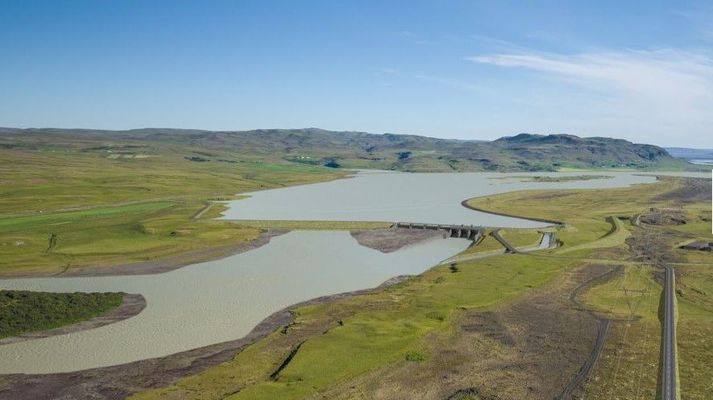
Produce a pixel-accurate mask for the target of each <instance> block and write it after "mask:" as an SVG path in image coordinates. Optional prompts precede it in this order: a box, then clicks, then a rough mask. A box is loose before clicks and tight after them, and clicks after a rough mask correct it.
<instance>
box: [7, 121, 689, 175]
mask: <svg viewBox="0 0 713 400" xmlns="http://www.w3.org/2000/svg"><path fill="white" fill-rule="evenodd" d="M0 148H5V149H21V150H31V149H35V150H39V149H43V148H45V149H46V148H53V149H61V148H66V149H71V150H75V151H82V152H98V153H101V154H104V155H105V156H106V157H110V158H122V157H124V158H126V157H132V156H134V157H136V156H138V157H150V156H151V155H157V154H160V153H161V152H163V151H166V150H167V149H170V150H171V151H174V152H179V153H182V154H184V156H185V158H186V160H188V161H193V162H238V161H243V162H244V161H249V160H253V161H269V162H279V163H281V162H287V163H298V164H310V165H319V166H327V167H334V168H378V169H393V170H401V171H555V170H558V169H561V168H631V169H667V170H682V169H695V168H696V167H695V166H693V165H691V164H689V163H687V162H686V161H685V160H681V159H676V158H674V157H672V156H671V155H669V153H668V152H667V151H666V150H664V149H663V148H661V147H657V146H653V145H647V144H636V143H631V142H628V141H626V140H622V139H611V138H601V137H592V138H580V137H577V136H573V135H533V134H527V133H521V134H519V135H516V136H512V137H504V138H501V139H498V140H495V141H491V142H485V141H465V140H451V139H437V138H431V137H424V136H414V135H394V134H388V133H387V134H370V133H364V132H334V131H327V130H322V129H316V128H309V129H260V130H252V131H202V130H183V129H136V130H128V131H102V130H83V129H50V128H47V129H13V128H0Z"/></svg>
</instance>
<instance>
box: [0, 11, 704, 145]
mask: <svg viewBox="0 0 713 400" xmlns="http://www.w3.org/2000/svg"><path fill="white" fill-rule="evenodd" d="M0 126H16V127H48V126H52V127H80V128H107V129H129V128H139V127H176V128H201V129H220V130H223V129H226V130H242V129H252V128H297V127H320V128H325V129H335V130H359V131H369V132H376V133H381V132H393V133H412V134H421V135H429V136H437V137H447V138H462V139H493V138H497V137H500V136H503V135H511V134H515V133H519V132H531V133H571V134H576V135H580V136H614V137H622V138H626V139H630V140H633V141H636V142H648V143H655V144H660V145H669V146H674V145H677V146H691V147H713V5H712V4H711V3H710V2H679V1H677V2H674V1H670V2H661V1H653V0H652V1H647V2H638V1H631V2H621V1H596V2H595V1H588V2H584V1H561V2H553V1H549V2H548V1H529V2H528V1H511V2H510V1H413V0H411V1H364V0H361V1H323V2H317V1H209V2H199V1H128V0H127V1H64V0H62V1H32V2H28V1H7V0H0Z"/></svg>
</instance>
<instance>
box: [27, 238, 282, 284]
mask: <svg viewBox="0 0 713 400" xmlns="http://www.w3.org/2000/svg"><path fill="white" fill-rule="evenodd" d="M287 232H289V231H286V230H267V231H264V232H262V233H260V235H259V236H258V237H257V238H256V239H253V240H249V241H244V242H238V243H236V244H234V245H230V246H221V247H209V248H205V249H197V250H191V251H188V252H185V253H182V254H180V255H178V256H174V257H168V258H164V259H158V260H152V261H144V262H138V263H131V264H118V265H111V266H106V267H100V266H95V267H78V268H72V269H68V270H66V271H64V272H62V273H60V274H58V275H57V276H67V277H69V276H73V277H76V276H86V277H90V276H117V275H150V274H161V273H164V272H168V271H173V270H175V269H178V268H181V267H185V266H187V265H191V264H196V263H199V262H205V261H213V260H220V259H222V258H226V257H230V256H232V255H235V254H240V253H244V252H246V251H250V250H254V249H257V248H260V247H262V246H264V245H266V244H268V243H270V240H271V239H272V238H274V237H276V236H280V235H284V234H285V233H287ZM28 277H32V276H28Z"/></svg>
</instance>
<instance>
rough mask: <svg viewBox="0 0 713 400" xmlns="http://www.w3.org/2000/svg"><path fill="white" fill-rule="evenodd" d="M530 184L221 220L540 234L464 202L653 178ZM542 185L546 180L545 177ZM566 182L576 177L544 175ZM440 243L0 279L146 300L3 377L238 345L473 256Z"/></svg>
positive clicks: (326, 246)
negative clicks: (421, 225) (282, 321)
mask: <svg viewBox="0 0 713 400" xmlns="http://www.w3.org/2000/svg"><path fill="white" fill-rule="evenodd" d="M525 175H526V174H484V173H467V174H466V173H461V174H405V173H392V172H366V173H359V174H357V175H356V176H355V177H353V178H350V179H343V180H337V181H332V182H326V183H319V184H312V185H305V186H295V187H289V188H282V189H274V190H267V191H262V192H255V193H251V194H250V196H251V197H249V198H246V199H243V200H239V201H234V202H230V203H229V206H230V208H229V209H228V211H227V212H226V213H225V215H224V217H223V218H228V219H266V220H343V221H349V220H353V221H375V220H376V221H403V222H427V223H448V224H473V225H488V226H503V227H527V228H531V227H539V226H542V225H543V224H542V223H540V222H534V221H527V220H522V219H517V218H508V217H500V216H494V215H490V214H484V213H480V212H476V211H473V210H469V209H466V208H464V207H463V206H461V205H460V202H461V201H462V200H464V199H467V198H469V197H474V196H483V195H490V194H495V193H502V192H509V191H514V190H524V189H548V188H607V187H620V186H627V185H631V184H637V183H646V182H652V181H653V180H654V178H653V177H651V176H648V177H646V176H637V175H633V174H630V173H609V172H607V173H606V175H609V176H613V178H611V179H597V180H587V181H567V182H548V183H537V182H529V181H523V179H522V178H521V177H522V176H525ZM538 175H542V174H538ZM547 175H550V176H566V175H567V174H547ZM468 244H469V243H468V242H467V241H466V240H464V239H440V238H436V239H432V240H428V241H426V242H423V243H419V244H414V245H410V246H407V247H405V248H402V249H400V250H398V251H396V252H393V253H389V254H384V253H381V252H379V251H376V250H373V249H370V248H366V247H362V246H360V245H359V244H358V243H357V242H356V240H354V239H353V238H352V237H351V236H350V234H349V233H348V232H343V231H342V232H337V231H293V232H290V233H288V234H285V235H282V236H278V237H275V238H273V239H272V241H271V242H270V243H269V244H267V245H265V246H263V247H260V248H258V249H255V250H251V251H248V252H245V253H242V254H237V255H233V256H230V257H227V258H224V259H221V260H216V261H210V262H205V263H199V264H194V265H191V266H187V267H184V268H180V269H177V270H174V271H171V272H166V273H162V274H156V275H136V276H116V277H74V278H31V279H6V280H0V288H3V289H28V290H43V291H58V292H68V291H124V292H127V293H140V294H142V295H143V296H144V297H145V298H146V301H147V307H146V309H145V310H144V311H142V312H141V313H140V314H139V315H137V316H135V317H132V318H129V319H126V320H123V321H120V322H117V323H114V324H111V325H106V326H103V327H100V328H95V329H91V330H86V331H81V332H74V333H69V334H65V335H60V336H54V337H49V338H41V339H33V340H28V341H24V342H18V343H12V344H5V345H0V360H2V361H1V362H0V373H18V372H21V373H54V372H65V371H74V370H81V369H87V368H94V367H101V366H109V365H116V364H122V363H126V362H130V361H136V360H141V359H147V358H153V357H160V356H165V355H169V354H173V353H177V352H180V351H184V350H189V349H193V348H197V347H201V346H206V345H210V344H214V343H219V342H223V341H227V340H232V339H237V338H240V337H242V336H244V335H245V334H247V333H248V332H249V331H250V330H251V329H252V327H253V326H255V325H256V324H257V323H258V322H259V321H261V320H262V319H263V318H265V317H266V316H268V315H269V314H271V313H273V312H275V311H277V310H280V309H282V308H284V307H286V306H288V305H290V304H294V303H297V302H300V301H304V300H308V299H310V298H314V297H319V296H324V295H328V294H335V293H340V292H345V291H352V290H356V289H363V288H369V287H374V286H377V285H379V284H380V283H382V282H383V281H385V280H386V279H388V278H390V277H393V276H397V275H403V274H418V273H421V272H423V271H424V270H426V269H428V268H429V267H431V266H433V265H435V264H437V263H438V262H439V261H441V260H443V259H446V258H448V257H450V256H452V255H453V254H456V253H458V252H460V251H462V250H463V249H465V248H466V247H467V246H468Z"/></svg>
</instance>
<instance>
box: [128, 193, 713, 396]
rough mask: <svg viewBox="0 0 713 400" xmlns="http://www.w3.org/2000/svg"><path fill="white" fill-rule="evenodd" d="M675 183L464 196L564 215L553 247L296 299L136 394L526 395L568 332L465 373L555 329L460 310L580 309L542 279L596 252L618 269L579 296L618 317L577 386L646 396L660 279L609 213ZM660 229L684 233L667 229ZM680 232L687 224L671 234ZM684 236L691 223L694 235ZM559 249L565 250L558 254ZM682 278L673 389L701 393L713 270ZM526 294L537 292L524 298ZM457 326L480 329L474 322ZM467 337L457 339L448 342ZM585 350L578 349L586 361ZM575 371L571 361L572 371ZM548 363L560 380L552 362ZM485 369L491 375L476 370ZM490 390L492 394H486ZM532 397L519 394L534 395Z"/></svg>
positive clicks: (597, 392)
mask: <svg viewBox="0 0 713 400" xmlns="http://www.w3.org/2000/svg"><path fill="white" fill-rule="evenodd" d="M682 182H683V181H682V180H677V179H666V180H663V181H661V182H658V183H656V184H649V185H638V186H635V187H631V188H623V189H612V190H607V191H591V190H568V191H534V192H520V193H509V194H503V195H498V196H490V197H488V198H480V199H474V200H472V201H471V204H472V205H474V206H478V207H482V208H490V209H491V210H494V211H498V212H507V213H511V214H521V215H529V216H533V217H538V218H547V219H558V220H562V221H565V222H566V224H567V226H566V228H564V229H562V230H560V232H558V237H559V238H561V240H562V246H561V248H559V249H555V250H546V251H541V252H538V253H535V254H528V255H506V256H496V257H489V258H483V259H479V260H471V261H467V262H463V263H459V265H458V269H457V270H455V271H454V270H452V269H450V268H448V267H447V266H440V267H435V268H433V269H431V270H430V271H428V272H426V273H424V274H422V275H421V276H419V277H417V278H414V279H411V280H408V281H406V282H404V283H401V284H399V285H397V286H394V287H390V288H388V289H383V290H378V291H375V292H372V293H370V294H368V295H360V296H356V297H351V298H347V299H342V300H339V301H334V302H328V303H323V304H317V305H313V306H309V307H301V308H297V309H294V310H293V312H294V315H295V321H294V323H293V324H291V325H290V326H288V327H287V328H286V329H284V330H280V331H276V332H274V333H272V334H271V335H269V336H268V337H266V338H264V339H262V340H260V341H258V342H257V343H256V344H254V345H252V346H250V347H248V348H247V349H246V350H244V351H242V352H241V353H239V354H238V355H237V356H236V357H235V358H234V359H232V360H231V361H229V362H226V363H223V364H220V365H217V366H215V367H212V368H209V369H207V370H206V371H204V372H202V373H199V374H197V375H195V376H191V377H188V378H185V379H182V380H180V381H179V382H177V383H176V384H174V385H171V386H168V387H166V388H161V389H156V390H151V391H147V392H144V393H141V394H139V395H137V396H136V398H140V399H155V398H201V399H213V398H230V399H263V398H264V399H269V398H284V399H298V398H320V396H327V397H331V396H332V395H334V398H407V397H403V396H401V397H400V395H397V393H400V392H401V393H411V394H413V393H414V392H416V393H420V394H421V395H422V396H423V397H424V398H443V397H444V396H445V397H447V396H448V395H449V393H448V392H444V391H446V390H453V391H454V392H452V393H465V394H467V393H476V394H475V395H477V393H480V394H483V395H487V394H493V395H494V394H497V395H499V396H501V397H502V398H522V397H521V395H523V394H524V393H525V392H522V390H523V389H524V386H520V385H528V384H532V382H533V381H536V380H540V379H545V378H546V377H547V376H549V375H548V373H551V372H552V371H547V368H548V367H547V365H551V364H548V363H550V362H551V360H552V358H553V356H554V355H555V354H560V353H562V352H563V351H565V352H566V351H568V350H564V348H563V347H561V346H563V345H564V343H566V342H567V341H566V340H563V341H562V343H559V344H558V343H551V342H546V344H539V345H538V347H536V351H533V353H532V355H531V357H532V358H533V359H531V360H529V361H523V363H524V364H518V365H529V366H527V367H518V370H517V371H518V372H517V373H515V372H514V371H513V373H511V374H510V375H508V373H507V372H506V371H503V370H502V369H497V368H496V369H495V370H490V369H488V368H487V367H485V366H486V365H488V364H487V363H486V364H483V366H484V368H486V369H481V370H478V372H477V374H476V375H468V374H471V373H475V372H473V371H471V372H468V371H470V370H469V369H468V368H466V365H468V363H469V362H470V363H478V362H480V359H481V358H485V359H486V360H488V362H489V363H490V364H495V365H497V364H499V363H507V362H510V361H507V360H508V359H509V358H507V359H504V358H503V357H515V358H517V357H518V356H517V355H516V354H520V353H517V352H516V353H512V355H507V354H511V352H512V351H513V350H509V347H507V346H512V345H506V347H502V346H503V343H513V342H511V341H510V340H511V339H507V338H509V337H513V338H514V339H512V340H514V343H519V341H521V340H526V338H529V337H533V336H532V335H534V337H539V335H545V337H546V336H547V335H554V334H555V331H544V332H549V333H544V332H541V331H539V330H538V329H545V328H542V327H540V325H538V324H540V323H541V322H542V321H539V319H540V318H539V317H538V318H537V321H534V322H532V323H531V324H529V325H528V324H523V322H522V321H520V322H515V321H513V322H508V323H506V324H505V325H497V324H495V325H492V323H485V325H483V324H484V322H482V321H481V322H478V324H476V325H468V324H465V325H464V323H463V321H464V318H469V317H467V316H469V315H474V314H473V313H476V314H477V315H481V316H482V315H486V314H487V313H491V312H496V314H494V315H498V314H497V312H504V313H505V314H503V315H508V313H511V312H512V311H508V310H516V309H518V307H525V306H524V305H529V304H530V303H532V302H533V301H534V302H535V304H539V302H542V304H541V306H538V308H537V309H536V310H529V311H527V310H526V312H522V313H520V314H517V315H520V318H525V317H524V316H525V315H532V314H533V312H535V313H544V314H543V315H550V316H548V317H547V318H548V319H549V318H554V321H556V320H557V318H564V317H562V315H564V314H559V313H575V314H576V313H577V312H580V313H581V312H583V311H582V310H579V311H577V309H572V308H571V307H572V306H571V305H570V306H569V308H566V309H565V308H562V307H563V306H557V307H555V305H556V304H561V303H560V301H561V300H560V299H561V298H565V297H566V295H564V294H562V295H556V296H548V295H547V293H556V292H557V290H559V289H557V290H555V289H544V288H550V287H553V288H557V287H565V286H567V285H566V284H564V283H557V282H570V281H572V282H574V281H573V279H575V277H576V276H577V275H576V273H575V272H576V271H579V270H582V268H584V267H583V266H586V265H589V264H591V263H592V262H593V260H601V261H602V262H604V261H607V263H606V264H607V265H610V266H612V265H621V266H622V267H623V272H622V273H621V274H620V275H618V276H616V277H615V278H614V279H612V280H610V281H608V282H606V283H602V284H600V285H598V286H597V285H595V286H593V287H592V288H591V289H588V291H585V292H584V294H583V295H582V300H583V301H584V302H585V303H586V304H589V305H590V306H591V307H592V309H593V310H594V312H596V313H598V314H600V315H603V316H608V317H610V318H615V319H617V320H619V321H620V322H615V323H614V325H613V326H612V328H611V330H610V334H609V337H608V339H607V342H606V345H605V348H604V350H603V353H602V355H601V358H600V360H599V362H598V363H597V364H596V366H595V370H594V372H593V374H592V375H591V376H590V377H589V379H588V380H587V381H586V382H585V386H584V389H583V390H584V391H583V393H584V396H585V397H587V398H590V396H595V397H598V396H604V397H607V398H613V397H618V396H621V398H641V399H643V398H651V396H652V394H653V395H655V393H656V391H657V386H656V384H657V381H656V374H657V371H658V356H659V350H658V343H659V341H660V336H659V335H660V323H659V321H658V309H659V300H660V293H661V288H660V285H659V283H658V282H657V278H656V275H655V272H656V270H655V269H654V268H653V267H652V266H651V265H649V264H647V263H646V262H645V261H644V262H640V261H637V260H638V257H640V256H641V255H640V254H638V253H637V251H638V250H636V249H638V247H636V246H634V245H632V244H630V243H633V242H631V241H632V240H638V239H640V235H642V232H643V230H642V229H643V228H637V227H634V226H631V225H630V224H627V223H624V222H622V220H620V219H619V218H616V217H619V216H629V215H634V214H636V213H640V212H643V211H645V210H647V209H648V208H649V207H651V206H662V207H663V206H666V205H671V204H672V203H673V202H675V201H674V200H670V199H668V198H666V196H665V194H667V193H670V192H672V191H676V190H678V189H680V187H681V185H684V183H682ZM591 204H597V205H598V207H596V208H593V207H591V206H589V205H591ZM682 206H683V207H685V208H686V209H687V210H690V212H691V213H692V215H694V214H696V213H697V212H700V208H701V207H703V206H702V205H701V204H700V203H695V202H693V203H688V204H685V202H684V204H683V205H682ZM661 229H663V230H664V231H667V232H668V230H669V229H673V231H674V232H678V234H681V235H690V233H688V232H682V231H675V229H674V228H668V227H663V228H661ZM686 229H690V228H685V229H683V230H686ZM510 234H511V233H510V232H508V233H507V234H506V235H510ZM696 234H700V235H702V234H703V233H702V232H699V231H697V232H696ZM528 235H532V234H531V233H529V234H525V235H522V236H521V237H520V238H519V239H518V240H521V241H523V242H526V241H529V240H531V239H532V238H533V237H532V236H528ZM676 235H677V234H676ZM676 235H673V236H671V237H669V236H664V237H665V238H666V240H668V242H666V243H668V244H667V245H666V246H667V247H666V248H667V249H671V251H674V252H676V251H678V250H674V247H673V244H672V243H673V242H675V241H676V240H680V239H677V238H678V236H676ZM511 237H512V238H514V237H515V236H511ZM672 241H673V242H672ZM668 246H670V247H668ZM630 247H631V248H630ZM567 249H570V250H569V251H565V250H567ZM697 256H698V255H697ZM627 258H630V259H631V261H629V260H626V259H627ZM608 268H610V267H608ZM585 270H586V269H585ZM595 271H596V269H595ZM680 274H681V277H680V278H679V279H680V280H679V288H678V289H679V304H680V306H679V310H680V311H679V312H680V321H681V322H680V330H679V346H680V366H681V384H682V385H687V386H686V387H685V388H682V393H683V394H684V395H685V396H687V398H704V396H705V395H706V393H707V392H706V388H705V384H704V383H703V382H705V381H706V380H705V379H701V378H702V377H705V376H710V374H711V371H710V368H709V367H707V366H709V365H713V364H711V362H710V361H711V351H710V341H708V340H706V339H705V336H704V334H705V332H710V329H711V328H713V324H712V323H711V322H710V321H711V317H713V312H711V310H710V309H708V308H706V307H708V306H710V299H709V297H708V293H710V291H711V290H713V289H712V288H710V287H709V286H710V285H709V283H710V281H711V279H712V278H713V272H711V271H710V270H709V269H706V268H704V267H702V266H701V267H700V268H694V266H691V267H690V268H688V267H686V268H681V272H680ZM563 279H564V280H563ZM562 285H564V286H562ZM568 287H571V285H570V286H568ZM551 290H555V291H554V292H551ZM681 290H683V292H681ZM536 293H544V294H541V295H535V294H536ZM563 293H566V292H563ZM682 293H683V295H682ZM537 296H539V297H537ZM535 298H537V299H539V300H537V301H535V300H534V299H535ZM686 302H692V303H695V305H693V304H692V305H688V304H686ZM512 307H515V308H512ZM558 307H559V308H558ZM490 310H492V311H490ZM497 310H502V311H497ZM556 310H560V311H556ZM567 310H568V311H567ZM548 313H549V314H548ZM576 315H580V316H577V317H574V319H573V320H572V319H570V320H568V321H570V322H571V321H582V322H579V324H580V325H579V326H580V328H579V329H583V328H582V327H583V326H587V325H586V324H585V325H581V324H583V323H584V321H585V320H583V319H582V318H583V317H582V316H581V314H576ZM543 318H544V317H543ZM516 321H517V320H516ZM563 321H564V320H563ZM489 324H491V325H489ZM510 324H514V325H510ZM555 325H557V328H556V329H557V333H558V334H564V333H563V332H562V331H563V328H562V326H564V325H560V324H559V323H555ZM469 326H478V327H483V326H484V327H486V328H477V330H476V331H472V330H470V329H471V328H468V327H469ZM487 326H490V328H487ZM574 326H577V325H576V324H575V325H574ZM496 328H497V332H496V334H494V333H493V329H496ZM463 329H466V330H465V331H464V330H463ZM481 329H485V330H481ZM548 329H555V328H548ZM564 330H565V331H567V329H564ZM574 330H575V331H574V332H570V335H573V337H574V339H572V338H570V339H569V340H575V339H576V340H575V341H576V342H578V343H580V344H581V342H582V339H583V338H584V337H587V335H591V334H592V331H587V330H584V331H576V329H574ZM479 332H480V333H479ZM466 333H467V335H469V336H467V337H468V338H470V339H468V340H469V341H467V342H462V341H461V339H458V338H461V337H464V336H463V335H465V334H466ZM582 335H584V336H582ZM565 338H567V337H565ZM454 343H455V344H454ZM445 344H448V345H445ZM452 346H456V347H455V348H454V347H452ZM462 346H466V347H465V348H464V347H462ZM572 346H574V344H572ZM585 347H586V346H585ZM498 349H500V350H498ZM578 351H579V350H578ZM589 351H590V350H587V349H585V350H584V357H586V356H587V355H588V354H589ZM444 352H446V353H444ZM448 352H452V353H448ZM290 354H291V357H290V358H289V362H287V364H286V365H285V360H286V359H287V358H286V357H288V355H290ZM449 354H450V355H449ZM456 354H459V355H457V356H456ZM465 354H467V355H468V356H467V357H475V358H477V359H478V361H474V360H473V359H471V361H468V358H467V357H466V359H465V360H464V361H463V362H464V364H462V366H461V367H459V368H462V370H460V369H457V370H453V369H448V370H447V371H446V370H438V369H439V368H445V367H444V364H443V363H442V362H443V361H439V362H431V360H447V359H452V358H453V357H464V355H465ZM476 354H477V356H476ZM506 355H507V356H506ZM538 357H541V358H538ZM534 360H539V361H534ZM533 363H534V364H536V365H539V366H535V365H533ZM280 365H282V367H280ZM434 368H435V370H434ZM520 368H524V369H520ZM538 368H544V369H542V370H541V369H538ZM578 368H579V366H576V368H574V367H572V369H573V370H572V371H571V373H572V374H574V373H575V372H576V370H577V369H578ZM397 371H402V372H397ZM528 371H529V372H528ZM556 373H557V375H558V376H561V374H562V373H563V371H560V370H558V371H557V372H556ZM443 374H446V375H448V377H449V378H448V380H442V379H441V376H442V375H443ZM476 376H477V377H478V378H476ZM486 376H487V377H492V379H493V380H491V381H488V380H487V379H485V378H483V377H486ZM408 377H410V378H408ZM430 377H433V378H434V379H435V378H438V379H439V381H438V382H440V383H438V384H436V383H435V381H433V382H431V383H429V382H430V381H429V379H430ZM377 378H378V379H377ZM488 379H490V378H488ZM694 380H697V381H696V382H694ZM406 381H407V382H408V383H405V382H406ZM468 381H470V382H476V381H477V382H479V385H480V386H478V387H475V388H473V387H471V388H461V389H463V390H464V391H460V392H459V391H455V390H456V389H458V387H456V386H453V387H451V386H452V385H455V383H454V382H456V383H457V382H468ZM701 381H703V382H701ZM449 382H450V383H449ZM496 382H497V383H496ZM528 382H530V383H528ZM402 385H406V386H402ZM421 385H429V386H421ZM433 385H435V386H433ZM449 385H450V386H449ZM492 385H496V386H492ZM535 386H536V385H535ZM535 386H531V389H532V390H540V391H541V392H537V393H548V396H550V395H557V393H555V392H553V390H554V389H553V388H551V387H550V388H541V387H537V388H535ZM495 387H497V391H495V392H493V391H492V390H494V388H495ZM465 389H467V390H465ZM335 390H336V392H335ZM458 390H460V389H458ZM338 393H341V394H339V395H337V394H338ZM452 393H451V394H452ZM532 393H533V392H530V395H532V396H534V397H537V396H536V395H534V394H532ZM328 394H329V395H328ZM387 394H390V395H387ZM404 396H406V395H404ZM439 396H440V397H439ZM503 396H504V397H503ZM612 396H613V397H612Z"/></svg>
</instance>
